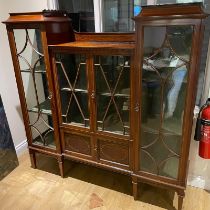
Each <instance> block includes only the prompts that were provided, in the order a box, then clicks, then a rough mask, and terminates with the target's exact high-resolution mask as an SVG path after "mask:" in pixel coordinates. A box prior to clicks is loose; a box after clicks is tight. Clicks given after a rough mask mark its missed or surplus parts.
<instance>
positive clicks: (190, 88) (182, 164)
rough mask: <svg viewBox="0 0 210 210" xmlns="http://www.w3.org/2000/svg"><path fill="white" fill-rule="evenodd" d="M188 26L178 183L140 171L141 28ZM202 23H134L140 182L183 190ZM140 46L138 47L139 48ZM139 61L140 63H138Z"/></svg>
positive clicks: (185, 20) (174, 180) (137, 144)
mask: <svg viewBox="0 0 210 210" xmlns="http://www.w3.org/2000/svg"><path fill="white" fill-rule="evenodd" d="M185 25H191V26H193V27H194V31H193V39H192V49H191V56H190V68H189V73H188V83H187V89H186V92H187V93H186V97H185V106H184V107H185V109H184V117H183V119H184V121H183V127H182V143H181V152H180V159H179V168H178V176H177V179H172V178H169V177H163V176H159V175H155V174H152V173H147V172H144V171H141V170H140V151H139V150H140V145H141V137H140V133H141V130H140V125H141V109H142V108H141V93H142V75H141V72H142V65H143V46H144V27H147V26H150V27H152V26H154V27H156V26H185ZM202 28H203V26H202V20H200V19H176V20H174V19H172V20H169V19H162V20H157V21H155V20H154V21H142V22H137V23H136V29H137V33H136V55H135V66H136V78H137V80H136V92H135V97H136V99H137V102H136V104H139V106H140V109H139V113H138V115H136V118H135V121H136V123H135V125H136V131H137V132H136V135H135V144H134V145H135V146H134V147H135V152H134V153H135V154H134V160H135V163H134V173H135V174H136V175H137V176H138V177H139V178H140V179H142V180H145V181H146V180H150V181H153V182H155V183H160V182H165V183H166V185H170V184H172V185H180V186H183V187H185V186H186V176H187V170H188V156H189V147H190V140H191V131H192V123H193V117H192V116H193V110H194V106H195V97H196V91H194V89H196V87H197V78H198V68H199V56H198V55H199V52H200V50H201V47H200V46H198V44H197V43H199V42H200V41H201V40H202V35H203V33H202V31H203V29H202ZM139 46H140V47H139ZM139 58H140V61H139Z"/></svg>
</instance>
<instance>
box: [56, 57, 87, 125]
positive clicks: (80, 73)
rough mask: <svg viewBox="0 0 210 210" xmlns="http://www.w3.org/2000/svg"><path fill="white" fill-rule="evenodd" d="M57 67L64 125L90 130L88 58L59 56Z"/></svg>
mask: <svg viewBox="0 0 210 210" xmlns="http://www.w3.org/2000/svg"><path fill="white" fill-rule="evenodd" d="M56 65H57V72H56V73H57V78H58V86H59V87H58V88H59V93H60V94H59V95H60V110H61V112H60V113H61V115H62V123H65V124H69V125H73V126H79V127H85V128H89V126H90V116H89V102H88V101H89V99H88V98H89V97H88V82H87V77H88V75H87V74H88V72H87V64H86V56H85V55H80V54H57V55H56Z"/></svg>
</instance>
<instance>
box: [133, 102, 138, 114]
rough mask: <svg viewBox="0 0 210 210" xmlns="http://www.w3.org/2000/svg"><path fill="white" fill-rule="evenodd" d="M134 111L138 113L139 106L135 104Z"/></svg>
mask: <svg viewBox="0 0 210 210" xmlns="http://www.w3.org/2000/svg"><path fill="white" fill-rule="evenodd" d="M134 110H135V111H136V112H139V104H138V103H136V107H135V108H134Z"/></svg>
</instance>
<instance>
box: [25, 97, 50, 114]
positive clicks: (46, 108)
mask: <svg viewBox="0 0 210 210" xmlns="http://www.w3.org/2000/svg"><path fill="white" fill-rule="evenodd" d="M39 106H40V112H41V113H42V114H46V115H52V111H51V107H50V99H47V100H45V101H44V102H42V103H40V105H39ZM28 111H29V112H35V113H38V112H39V109H38V107H37V106H34V107H33V108H31V109H29V110H28Z"/></svg>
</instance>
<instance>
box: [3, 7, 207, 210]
mask: <svg viewBox="0 0 210 210" xmlns="http://www.w3.org/2000/svg"><path fill="white" fill-rule="evenodd" d="M205 18H206V14H204V13H203V10H202V8H201V5H200V4H186V5H166V6H149V7H142V11H141V13H140V14H139V15H138V16H136V17H135V18H134V21H135V33H98V34H97V33H76V32H73V31H72V29H71V21H70V20H69V19H68V17H67V16H66V14H65V13H62V12H59V11H57V12H49V11H44V12H42V13H27V14H26V13H24V14H11V15H10V18H9V19H8V20H7V21H5V22H4V23H5V24H6V26H7V30H8V37H9V42H10V47H11V53H12V59H13V63H14V69H15V75H16V79H17V86H18V91H19V95H20V101H21V107H22V113H23V119H24V124H25V128H26V135H27V138H28V144H29V152H30V156H31V163H32V167H34V168H36V157H35V153H36V152H41V153H44V154H47V155H51V156H54V157H56V158H57V159H58V162H59V168H60V173H61V176H62V177H63V176H64V173H63V160H64V158H68V159H71V160H73V161H78V162H83V163H86V164H91V165H94V166H97V167H102V168H105V169H109V170H112V171H116V172H120V173H123V174H127V175H130V176H131V177H132V183H133V195H134V198H135V199H136V198H137V186H138V182H145V183H148V184H151V185H157V186H160V187H165V188H168V189H172V190H175V191H176V192H177V194H178V209H181V208H182V203H183V198H184V191H185V188H186V178H187V170H188V154H189V146H190V139H191V132H192V122H193V110H194V105H195V96H196V88H197V79H198V67H199V57H200V50H201V49H200V48H201V42H202V38H203V30H204V26H203V20H204V19H205ZM31 30H32V31H31ZM22 32H24V33H25V35H24V36H22V35H21V33H22ZM16 37H17V38H16ZM24 37H25V39H24ZM18 38H19V39H20V40H21V39H24V42H23V44H22V45H21V44H20V42H19V41H18ZM28 48H29V49H28ZM28 58H29V59H30V60H28Z"/></svg>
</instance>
